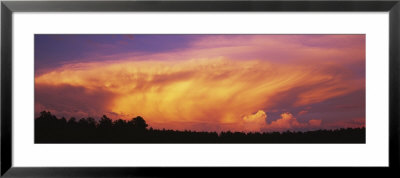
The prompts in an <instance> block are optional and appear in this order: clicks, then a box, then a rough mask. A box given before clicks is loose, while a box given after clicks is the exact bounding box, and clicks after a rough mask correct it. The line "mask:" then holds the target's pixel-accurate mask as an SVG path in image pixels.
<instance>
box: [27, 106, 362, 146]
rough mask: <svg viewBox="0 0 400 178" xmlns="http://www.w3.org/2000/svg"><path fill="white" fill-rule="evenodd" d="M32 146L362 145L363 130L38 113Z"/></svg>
mask: <svg viewBox="0 0 400 178" xmlns="http://www.w3.org/2000/svg"><path fill="white" fill-rule="evenodd" d="M35 143H365V127H364V128H342V129H336V130H316V131H306V132H292V131H286V132H265V133H259V132H250V133H245V132H230V131H226V132H221V133H219V134H218V133H217V132H198V131H187V130H185V131H178V130H166V129H162V130H159V129H153V128H151V127H150V128H149V126H148V125H147V124H146V121H145V120H144V119H143V118H142V117H140V116H137V117H135V118H132V119H131V120H129V121H125V120H122V119H118V120H114V121H113V120H111V119H110V118H108V117H107V116H105V115H103V117H102V118H101V119H100V120H99V121H96V120H95V119H94V118H91V117H88V118H82V119H79V120H77V119H76V118H74V117H72V118H70V119H69V120H67V119H65V118H64V117H62V118H60V119H59V118H57V117H56V116H54V115H52V114H51V113H50V112H46V111H42V112H41V113H40V116H39V117H38V118H36V119H35Z"/></svg>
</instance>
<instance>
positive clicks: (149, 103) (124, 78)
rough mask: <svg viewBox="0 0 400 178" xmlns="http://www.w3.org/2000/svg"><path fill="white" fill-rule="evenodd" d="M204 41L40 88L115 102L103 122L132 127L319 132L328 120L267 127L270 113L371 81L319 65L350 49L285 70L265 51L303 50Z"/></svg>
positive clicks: (75, 67) (50, 79)
mask: <svg viewBox="0 0 400 178" xmlns="http://www.w3.org/2000/svg"><path fill="white" fill-rule="evenodd" d="M204 40H205V39H203V40H201V41H198V42H197V43H195V44H193V47H192V48H190V49H187V50H185V51H178V52H170V53H162V54H149V55H146V54H144V55H140V56H138V57H126V55H124V57H121V56H114V57H115V59H114V60H111V59H110V60H106V61H102V62H83V63H80V62H76V63H71V64H65V65H64V66H62V67H60V68H56V69H53V70H50V71H48V72H46V73H44V74H42V75H40V76H37V77H36V78H35V86H36V87H37V88H40V87H41V88H43V90H46V87H50V86H51V87H57V86H58V87H65V86H70V87H78V88H83V90H82V91H81V94H80V95H87V94H93V96H97V95H95V93H107V96H109V97H111V98H110V99H107V100H104V101H103V102H104V103H102V105H101V106H99V108H101V111H98V112H99V114H100V113H113V114H115V116H116V117H121V118H124V119H130V118H132V117H135V116H137V115H140V116H142V117H144V118H145V119H146V121H147V122H148V123H149V125H150V126H152V127H154V128H169V129H180V130H185V129H195V130H237V131H243V130H245V131H259V130H260V129H261V130H271V131H274V130H278V131H281V130H282V129H292V128H305V127H318V126H320V125H321V120H316V119H314V120H310V121H309V122H308V123H300V122H298V121H297V120H296V118H294V117H293V115H292V114H290V113H283V114H282V115H281V118H279V119H278V120H276V121H272V122H271V123H270V124H267V123H266V119H267V114H266V112H268V110H269V108H272V107H273V106H274V105H275V104H276V103H274V102H273V100H272V98H273V97H274V98H276V97H277V96H278V97H279V95H280V94H281V93H284V92H287V91H290V90H291V89H296V88H306V90H304V91H302V92H301V93H299V94H298V97H297V98H296V101H295V102H294V103H288V104H291V105H293V106H307V105H309V104H313V103H318V102H321V101H324V100H327V99H330V98H334V97H337V96H341V95H344V94H348V93H351V92H354V91H356V90H360V89H362V88H363V87H364V85H363V84H364V79H358V78H352V77H349V76H351V74H349V73H348V72H343V73H341V72H337V70H335V71H334V72H332V70H330V69H331V68H334V67H338V66H339V65H340V64H339V63H335V64H333V63H331V62H330V61H328V60H321V59H320V62H318V63H316V62H315V61H316V59H317V58H321V56H325V55H328V56H329V55H333V56H336V57H338V60H342V59H340V57H341V56H345V55H347V54H350V53H349V50H348V49H346V50H339V49H334V50H332V49H328V50H324V49H319V48H318V49H317V48H299V49H297V47H293V48H294V49H297V50H295V51H293V52H294V53H297V55H298V57H299V60H298V61H296V62H293V63H292V62H287V63H285V62H282V61H273V60H272V61H270V60H267V59H268V55H267V56H266V57H263V56H264V54H265V52H264V51H265V50H264V48H267V47H268V46H276V45H283V44H286V45H287V44H288V45H289V46H296V45H298V44H290V43H287V42H281V41H274V40H262V39H252V40H254V41H252V40H250V41H247V42H246V43H245V42H244V41H246V40H245V39H244V38H243V37H240V39H238V40H237V41H236V43H229V45H228V46H227V42H229V41H232V40H227V39H225V38H222V37H220V39H219V40H217V42H216V44H213V45H211V44H212V43H206V41H204ZM288 40H290V39H288ZM214 41H215V40H214ZM218 41H219V43H218ZM266 46H267V47H266ZM280 47H282V46H280ZM271 48H272V47H271ZM281 50H282V49H281ZM355 51H356V52H353V53H354V55H353V57H354V56H356V57H354V58H356V59H358V57H361V58H362V56H363V54H362V52H363V49H355ZM346 52H347V53H346ZM353 53H352V54H353ZM236 54H237V55H236ZM239 54H240V55H239ZM244 54H248V55H249V56H248V57H246V56H245V55H244ZM303 54H311V55H303ZM235 56H236V57H235ZM307 56H308V57H309V58H307ZM108 58H112V57H108ZM265 58H267V59H265ZM329 58H332V56H329ZM346 58H348V57H346ZM293 61H295V60H293ZM300 61H303V63H301V62H300ZM312 61H314V62H312ZM344 62H345V63H349V61H347V60H344ZM71 97H73V96H71ZM76 97H80V96H78V95H77V96H76ZM42 108H45V107H44V106H43V107H42V106H41V109H42Z"/></svg>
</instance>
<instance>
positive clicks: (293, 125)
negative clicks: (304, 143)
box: [262, 112, 322, 132]
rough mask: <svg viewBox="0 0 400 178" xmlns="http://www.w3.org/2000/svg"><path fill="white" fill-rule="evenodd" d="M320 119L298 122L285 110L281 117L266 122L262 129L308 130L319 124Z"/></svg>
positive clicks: (280, 130)
mask: <svg viewBox="0 0 400 178" xmlns="http://www.w3.org/2000/svg"><path fill="white" fill-rule="evenodd" d="M321 123H322V120H317V119H312V120H309V121H308V123H301V122H299V121H298V120H297V119H296V118H295V117H294V116H293V115H292V114H291V113H289V112H285V113H282V114H281V117H280V118H279V119H277V120H275V121H272V122H271V123H270V124H266V125H265V126H264V128H263V129H262V130H264V131H279V132H282V131H287V130H304V129H306V130H309V129H315V128H318V127H319V126H321Z"/></svg>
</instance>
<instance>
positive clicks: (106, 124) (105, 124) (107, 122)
mask: <svg viewBox="0 0 400 178" xmlns="http://www.w3.org/2000/svg"><path fill="white" fill-rule="evenodd" d="M111 127H112V120H111V119H110V118H108V117H107V116H106V115H103V117H102V118H101V119H100V121H99V128H103V129H109V128H111Z"/></svg>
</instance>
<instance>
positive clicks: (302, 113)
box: [297, 110, 308, 116]
mask: <svg viewBox="0 0 400 178" xmlns="http://www.w3.org/2000/svg"><path fill="white" fill-rule="evenodd" d="M307 113H308V111H307V110H301V111H300V112H299V113H298V114H297V115H298V116H301V115H304V114H307Z"/></svg>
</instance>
